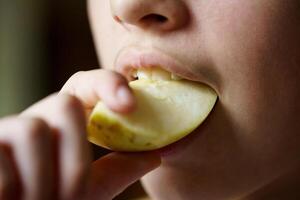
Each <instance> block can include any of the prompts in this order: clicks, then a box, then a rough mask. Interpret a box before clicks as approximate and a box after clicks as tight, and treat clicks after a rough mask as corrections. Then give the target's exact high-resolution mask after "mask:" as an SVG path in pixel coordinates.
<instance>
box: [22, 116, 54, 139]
mask: <svg viewBox="0 0 300 200" xmlns="http://www.w3.org/2000/svg"><path fill="white" fill-rule="evenodd" d="M20 123H21V125H20V127H19V128H20V129H21V130H20V131H21V132H22V133H24V134H23V137H25V140H26V141H27V140H30V141H35V140H40V139H45V138H46V137H48V136H49V134H48V133H49V130H50V128H49V126H48V125H47V123H46V122H45V121H43V120H42V119H40V118H29V119H22V121H21V122H20Z"/></svg>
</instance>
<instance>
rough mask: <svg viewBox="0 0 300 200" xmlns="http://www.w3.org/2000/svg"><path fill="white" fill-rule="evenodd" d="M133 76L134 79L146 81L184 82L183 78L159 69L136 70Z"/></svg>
mask: <svg viewBox="0 0 300 200" xmlns="http://www.w3.org/2000/svg"><path fill="white" fill-rule="evenodd" d="M131 74H132V77H133V78H138V79H146V80H174V81H179V80H182V78H181V77H179V76H177V75H175V74H173V73H169V72H167V71H165V70H162V69H159V68H155V69H138V70H134V71H133V72H132V73H131Z"/></svg>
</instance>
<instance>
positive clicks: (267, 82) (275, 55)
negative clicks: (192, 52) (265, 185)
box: [203, 0, 300, 162]
mask: <svg viewBox="0 0 300 200" xmlns="http://www.w3.org/2000/svg"><path fill="white" fill-rule="evenodd" d="M215 2H216V1H215ZM230 3H231V4H230V5H229V4H228V1H226V3H225V1H223V2H221V3H216V4H215V6H214V7H212V8H211V10H209V9H208V10H206V13H209V14H208V15H207V18H206V19H205V20H204V22H203V29H204V30H205V36H204V37H205V38H206V41H207V42H208V43H209V45H207V46H208V49H209V50H208V51H209V54H210V55H211V59H212V60H213V63H214V67H215V68H216V70H218V71H219V72H220V74H221V79H222V80H221V82H222V84H221V88H220V93H221V95H220V100H221V101H222V102H223V104H224V106H225V107H226V108H227V109H228V115H229V116H231V117H232V120H233V124H235V125H236V127H235V129H236V130H240V132H239V135H238V137H239V138H240V139H241V141H243V142H242V143H243V144H244V146H245V147H246V148H248V149H252V148H253V149H252V150H251V151H252V152H255V153H257V155H258V154H259V153H261V157H262V158H264V159H266V160H267V159H268V160H269V161H270V162H272V161H271V160H272V159H274V160H276V159H280V160H283V157H284V155H283V154H282V153H283V152H284V154H287V153H289V154H288V155H295V152H292V151H291V149H294V150H296V149H297V148H296V146H297V145H299V143H300V138H299V136H297V134H296V133H297V131H296V130H297V128H299V127H297V126H298V125H297V124H299V118H298V117H297V115H298V114H297V112H298V111H299V106H298V107H297V106H296V105H297V104H298V103H297V99H298V98H299V90H298V86H297V85H299V80H300V79H299V78H300V77H299V64H300V62H299V57H300V53H299V52H300V48H299V45H297V44H299V34H300V32H299V28H295V27H299V19H300V18H299V14H297V13H298V12H297V11H295V10H294V8H292V6H291V5H293V4H292V3H290V4H289V6H290V7H289V6H288V5H285V4H284V2H283V1H272V0H270V1H268V2H267V3H266V2H265V1H258V0H253V1H243V2H242V3H241V2H240V1H238V0H232V1H230ZM297 121H298V122H297ZM283 133H284V134H283ZM293 138H294V140H293ZM291 141H293V142H291ZM254 144H255V145H254ZM251 145H253V146H252V147H251ZM293 147H294V148H293ZM263 155H266V157H264V156H263ZM273 156H274V157H273ZM275 156H277V157H276V158H275ZM279 156H282V158H279ZM292 157H293V156H292Z"/></svg>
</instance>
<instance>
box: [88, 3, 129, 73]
mask: <svg viewBox="0 0 300 200" xmlns="http://www.w3.org/2000/svg"><path fill="white" fill-rule="evenodd" d="M110 10H111V9H110V2H109V1H106V0H105V1H103V0H102V1H98V0H89V1H88V13H89V21H90V25H91V30H92V35H93V38H94V45H95V48H96V51H97V54H98V58H99V60H100V62H101V67H102V68H106V69H113V66H114V58H115V55H116V52H117V50H118V49H120V45H121V44H122V39H123V40H124V37H121V35H120V34H118V31H119V29H120V27H119V25H118V24H117V23H116V22H115V21H114V20H113V18H112V16H111V11H110Z"/></svg>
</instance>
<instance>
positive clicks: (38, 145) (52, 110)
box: [0, 70, 160, 200]
mask: <svg viewBox="0 0 300 200" xmlns="http://www.w3.org/2000/svg"><path fill="white" fill-rule="evenodd" d="M124 80H125V79H124V78H122V77H121V76H120V75H118V74H116V73H114V72H111V71H104V70H95V71H90V72H80V73H76V74H75V75H73V76H72V77H71V78H70V80H69V81H68V82H67V83H66V85H65V86H64V87H63V88H62V90H61V91H60V93H59V94H53V95H50V96H49V97H46V98H45V99H43V100H41V101H40V102H37V103H36V104H34V105H33V106H31V107H30V108H28V109H27V110H25V111H24V112H23V113H21V114H20V115H16V116H9V117H6V118H3V119H0V199H3V200H18V199H22V200H23V199H24V200H40V199H45V200H46V199H49V200H50V199H51V200H52V199H63V200H69V199H70V200H71V199H80V200H81V199H87V200H93V199H103V200H106V199H112V198H113V197H115V196H116V195H118V194H119V193H120V192H122V191H123V190H124V189H125V188H126V187H128V186H129V185H130V184H132V183H133V182H135V181H136V180H138V179H139V178H140V177H142V176H143V175H144V174H146V173H147V172H149V171H151V170H153V169H154V168H156V167H158V166H159V165H160V157H159V156H158V155H157V154H156V153H151V152H149V153H137V154H125V153H110V154H108V155H106V156H104V157H101V158H99V159H98V160H96V161H94V162H92V161H91V152H90V149H89V146H88V143H87V141H86V114H87V113H89V112H90V105H93V104H95V103H96V102H97V101H99V100H100V99H101V100H103V101H104V102H109V103H108V104H109V106H110V107H113V109H114V110H116V111H118V112H124V113H125V112H128V111H129V110H132V108H133V105H134V104H133V103H134V101H133V98H132V95H131V93H130V92H131V91H130V90H128V87H126V86H124V87H125V89H126V92H124V88H123V89H122V91H123V92H122V93H121V94H122V95H121V97H122V98H118V99H120V100H119V101H116V100H114V101H112V100H111V99H116V98H115V95H116V94H118V93H119V92H117V91H116V89H117V87H118V86H120V85H121V84H123V85H124V84H127V82H126V81H124ZM103 81H105V83H108V84H109V86H106V87H100V88H95V84H96V85H105V84H104V82H103ZM82 83H84V84H82ZM92 85H94V86H92ZM87 88H88V89H87ZM126 93H128V94H127V95H126ZM104 94H105V95H104ZM124 94H125V95H124ZM75 95H76V96H75ZM102 96H103V98H101V97H102ZM119 96H120V95H119ZM113 97H114V98H113ZM122 99H123V100H122Z"/></svg>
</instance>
